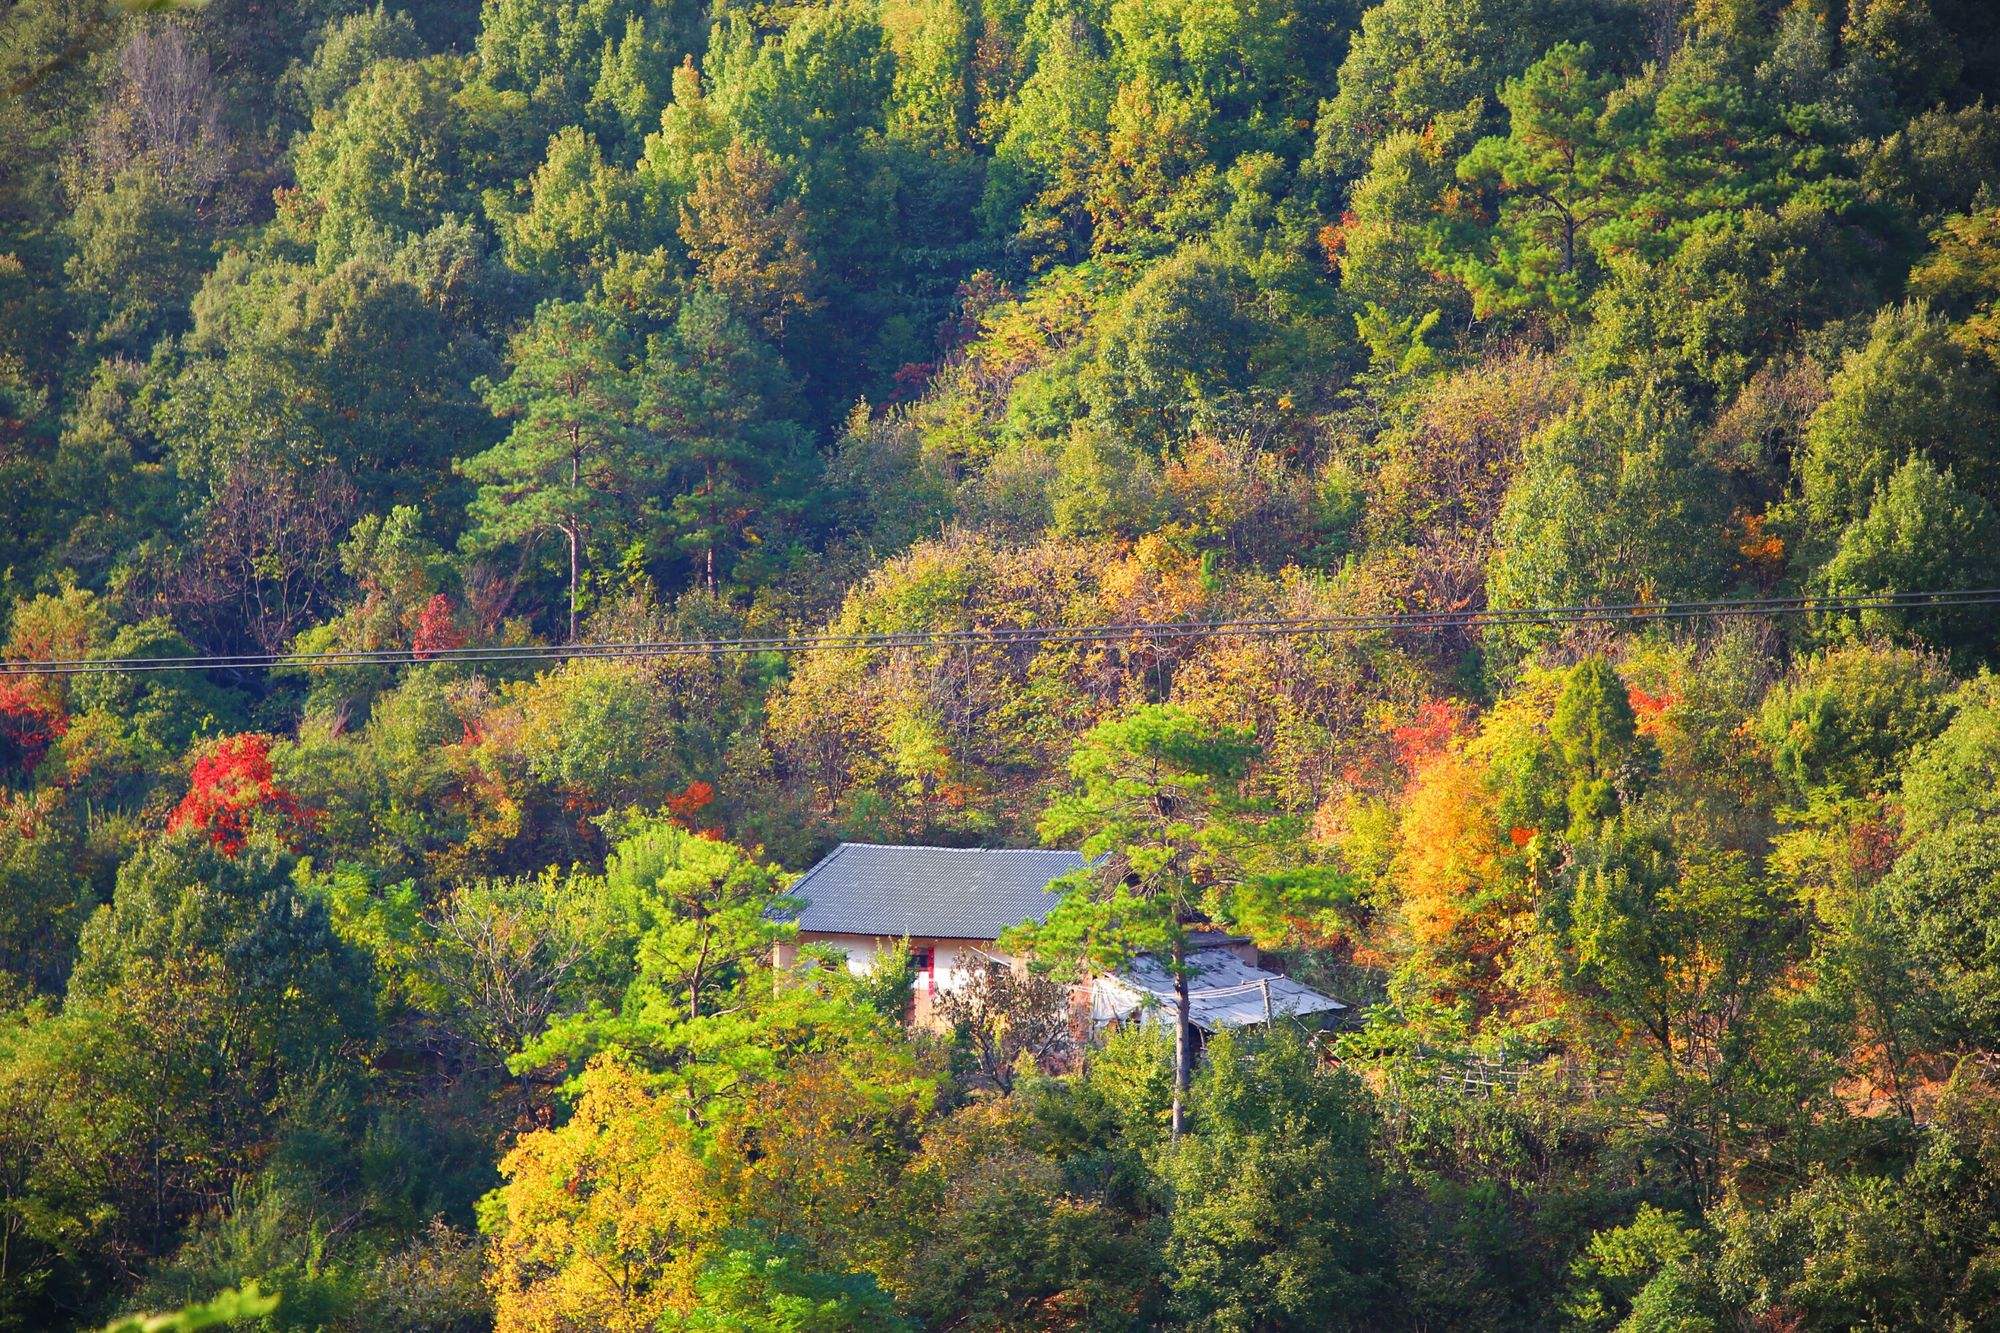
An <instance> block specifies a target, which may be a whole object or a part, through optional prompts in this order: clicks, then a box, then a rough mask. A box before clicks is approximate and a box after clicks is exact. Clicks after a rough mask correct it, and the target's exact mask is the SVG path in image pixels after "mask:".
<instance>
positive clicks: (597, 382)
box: [460, 301, 653, 639]
mask: <svg viewBox="0 0 2000 1333" xmlns="http://www.w3.org/2000/svg"><path fill="white" fill-rule="evenodd" d="M508 361H509V365H510V369H509V372H508V375H507V378H506V379H504V380H500V381H498V382H492V381H486V382H484V383H483V388H484V392H485V394H486V400H487V402H488V404H489V405H490V406H491V407H492V408H493V411H494V412H495V413H496V414H497V415H499V416H502V417H504V418H512V419H513V421H514V425H513V428H512V429H511V430H509V431H508V433H507V438H506V439H504V440H502V441H501V442H500V443H499V444H496V445H495V446H493V448H491V449H489V450H487V451H486V452H485V453H482V454H478V455H475V456H474V457H472V458H469V459H466V460H465V461H464V462H463V463H462V464H461V465H460V467H461V470H462V471H463V472H464V474H465V475H466V476H467V477H469V478H471V479H472V480H473V481H475V482H477V483H478V484H479V494H478V496H477V497H476V498H475V499H474V500H473V501H472V504H471V507H470V509H469V511H468V514H469V517H470V519H471V524H472V526H471V529H470V532H469V534H468V535H469V537H470V538H471V540H473V541H474V542H476V543H480V544H488V545H493V544H500V543H512V542H520V541H524V540H528V539H532V538H533V537H535V536H538V535H540V534H543V533H554V534H556V535H558V536H560V537H561V538H562V540H563V542H564V544H565V545H566V547H567V548H568V556H569V637H570V638H571V639H574V638H575V637H576V627H577V609H578V598H579V594H580V591H581V584H582V576H583V568H584V557H585V551H586V543H587V542H588V541H589V540H590V538H591V537H592V536H594V535H597V534H599V533H602V534H603V535H606V536H613V535H616V534H617V533H618V532H619V531H620V530H621V529H623V530H629V529H630V527H631V526H632V525H634V524H635V523H636V521H637V519H638V518H639V516H640V515H641V514H642V513H643V507H644V504H645V490H646V483H647V481H648V480H649V479H650V477H651V474H652V461H653V460H652V459H651V458H650V457H649V456H648V454H647V453H646V451H645V450H644V449H643V448H642V447H641V446H640V443H639V441H638V439H637V438H636V434H635V432H634V431H633V429H632V422H631V417H632V411H633V392H632V385H631V377H630V375H629V373H628V372H627V370H626V368H625V364H624V358H623V355H622V351H621V349H620V347H619V345H618V335H617V330H616V327H615V325H614V324H613V323H612V321H611V320H610V318H609V317H607V316H606V315H605V314H603V313H602V312H601V311H599V310H597V309H595V308H593V307H591V306H588V305H581V304H577V303H574V302H561V301H550V302H546V303H544V304H543V305H542V306H541V307H539V308H538V309H537V310H536V311H535V315H534V318H533V319H532V320H530V321H529V323H528V326H527V327H526V328H525V329H523V330H522V331H521V332H520V333H519V334H518V335H517V336H516V337H515V339H514V342H513V345H512V347H511V349H510V351H509V356H508Z"/></svg>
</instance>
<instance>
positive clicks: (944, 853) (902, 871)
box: [791, 842, 1084, 940]
mask: <svg viewBox="0 0 2000 1333" xmlns="http://www.w3.org/2000/svg"><path fill="white" fill-rule="evenodd" d="M1083 863H1084V862H1083V854H1082V853H1080V852H1064V851H1040V850H1018V851H1017V850H1009V849H995V848H984V847H885V846H882V845H880V844H877V843H868V842H844V843H842V844H840V846H838V847H836V848H834V849H833V850H832V851H830V852H828V853H827V854H826V855H825V856H824V857H822V858H821V859H820V862H819V864H818V865H815V866H814V867H813V868H812V869H810V870H808V871H806V873H805V874H804V875H803V876H802V877H801V878H800V879H799V882H798V883H797V884H795V885H793V886H792V890H791V891H792V893H793V895H794V896H796V897H799V898H803V899H805V903H806V905H805V907H804V908H803V909H802V910H801V911H800V912H799V916H798V924H799V929H800V930H808V931H818V932H822V933H826V934H835V935H872V936H878V937H884V938H895V937H899V936H904V935H908V936H912V937H916V938H934V939H966V940H991V939H998V938H999V937H1000V932H1002V931H1003V930H1005V929H1007V927H1009V926H1013V925H1019V924H1020V923H1021V922H1023V921H1029V920H1034V921H1039V920H1041V919H1042V918H1043V917H1044V916H1046V915H1048V912H1049V909H1050V908H1052V907H1054V906H1055V905H1056V902H1057V895H1056V894H1053V893H1050V892H1049V891H1048V885H1049V882H1050V881H1051V880H1054V879H1056V878H1058V877H1059V876H1062V875H1067V874H1068V873H1070V872H1071V871H1072V870H1078V869H1081V868H1082V866H1083Z"/></svg>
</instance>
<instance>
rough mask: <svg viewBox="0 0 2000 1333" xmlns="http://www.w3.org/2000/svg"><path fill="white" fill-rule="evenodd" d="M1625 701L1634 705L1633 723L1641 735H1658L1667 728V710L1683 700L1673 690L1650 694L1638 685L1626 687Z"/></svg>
mask: <svg viewBox="0 0 2000 1333" xmlns="http://www.w3.org/2000/svg"><path fill="white" fill-rule="evenodd" d="M1625 701H1626V702H1627V703H1628V704H1630V705H1631V706H1632V725H1633V729H1634V730H1636V731H1637V732H1638V733H1639V734H1640V735H1641V736H1655V737H1657V736H1658V735H1659V734H1660V732H1661V731H1663V730H1665V728H1666V715H1667V710H1668V709H1670V708H1672V707H1673V706H1674V705H1675V704H1677V703H1679V702H1680V701H1681V697H1680V696H1679V695H1678V694H1675V693H1674V692H1673V691H1672V690H1662V691H1660V692H1659V693H1658V694H1648V693H1646V691H1644V690H1642V689H1640V688H1639V687H1638V686H1637V685H1627V686H1626V687H1625Z"/></svg>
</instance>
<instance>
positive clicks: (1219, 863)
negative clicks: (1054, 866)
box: [1003, 705, 1345, 1139]
mask: <svg viewBox="0 0 2000 1333" xmlns="http://www.w3.org/2000/svg"><path fill="white" fill-rule="evenodd" d="M1258 753H1259V750H1258V746H1257V743H1256V740H1255V738H1254V736H1252V734H1251V733H1250V732H1248V731H1246V730H1243V729H1240V728H1236V727H1228V726H1220V725H1216V724H1214V723H1210V722H1207V721H1204V720H1202V719H1201V718H1199V717H1197V716H1195V715H1194V714H1193V713H1190V712H1188V711H1186V710H1185V709H1181V708H1178V707H1172V706H1167V705H1149V706H1145V707H1140V708H1136V709H1133V710H1132V711H1130V712H1128V713H1126V714H1125V715H1123V716H1121V717H1115V718H1112V719H1111V720H1109V721H1106V722H1101V723H1099V724H1098V725H1097V726H1095V727H1093V728H1092V729H1091V730H1090V731H1089V732H1087V733H1086V734H1085V735H1084V736H1083V737H1082V739H1080V740H1079V741H1078V742H1077V746H1076V749H1075V751H1074V753H1072V754H1071V756H1070V760H1069V790H1068V791H1067V792H1065V793H1063V794H1062V795H1059V796H1058V797H1056V799H1055V800H1053V801H1052V802H1051V803H1050V804H1049V807H1048V809H1047V810H1046V811H1045V812H1044V813H1043V815H1042V819H1041V823H1040V826H1039V828H1040V832H1041V835H1042V839H1043V841H1045V842H1047V843H1050V844H1069V843H1074V844H1076V845H1078V846H1079V847H1080V848H1081V850H1082V852H1083V854H1084V855H1085V856H1086V857H1088V858H1089V859H1090V861H1091V863H1092V864H1091V865H1090V866H1089V867H1088V868H1086V869H1084V870H1080V871H1077V872H1075V873H1074V874H1071V875H1068V876H1065V877H1064V878H1063V879H1062V880H1059V881H1058V882H1057V889H1058V891H1059V892H1060V893H1061V894H1062V898H1061V901H1060V902H1058V903H1057V904H1056V906H1055V908H1054V909H1053V910H1052V911H1050V913H1049V915H1048V917H1047V919H1046V920H1044V921H1042V922H1040V923H1039V924H1032V923H1031V924H1028V925H1024V926H1019V927H1016V928H1015V929H1014V930H1013V931H1010V932H1009V934H1008V936H1007V939H1006V940H1005V941H1003V944H1004V945H1005V946H1006V947H1013V948H1021V949H1024V950H1026V951H1029V952H1032V953H1034V954H1036V955H1038V956H1040V957H1042V958H1044V959H1047V960H1049V961H1051V962H1054V963H1056V964H1058V965H1059V966H1063V967H1065V968H1069V969H1077V968H1082V969H1087V970H1098V971H1110V970H1115V969H1117V968H1119V967H1122V966H1124V965H1125V964H1127V963H1129V962H1130V961H1131V960H1132V958H1134V957H1135V956H1137V955H1141V954H1150V955H1153V956H1154V957H1156V958H1158V959H1159V961H1160V962H1161V964H1162V965H1163V966H1164V967H1165V968H1166V969H1167V973H1168V975H1169V976H1171V977H1172V978H1173V983H1174V1034H1175V1035H1174V1099H1173V1118H1172V1126H1173V1135H1174V1137H1175V1138H1176V1139H1178V1138H1179V1137H1180V1134H1181V1130H1182V1128H1183V1119H1184V1113H1185V1101H1186V1097H1187V1088H1188V1076H1189V1072H1190V1071H1191V1069H1192V1067H1193V1058H1194V1043H1193V1040H1192V1037H1191V1035H1190V1019H1189V996H1188V982H1189V979H1190V978H1191V977H1192V976H1193V975H1194V971H1195V963H1194V961H1193V960H1192V959H1191V958H1190V957H1189V943H1190V941H1191V939H1192V937H1193V935H1194V932H1195V931H1196V930H1197V929H1199V928H1200V927H1202V926H1205V925H1214V926H1219V927H1223V928H1231V927H1245V928H1248V929H1250V930H1251V931H1252V932H1253V933H1254V934H1256V935H1258V936H1262V937H1264V938H1274V937H1275V936H1277V935H1279V934H1281V933H1282V930H1283V925H1282V924H1281V923H1282V919H1283V913H1284V911H1285V910H1287V909H1307V910H1309V909H1310V908H1311V907H1312V906H1316V905H1323V904H1324V903H1325V902H1327V901H1330V900H1331V899H1332V898H1334V897H1336V896H1338V895H1339V894H1340V893H1341V892H1342V891H1344V887H1345V886H1344V882H1343V881H1341V880H1340V879H1339V877H1338V876H1336V875H1333V874H1331V873H1320V872H1317V871H1315V870H1314V869H1312V868H1310V867H1299V866H1295V865H1293V864H1290V863H1288V862H1287V860H1286V859H1285V857H1286V850H1287V849H1286V848H1285V847H1284V842H1285V838H1286V834H1287V833H1288V832H1290V829H1289V826H1288V825H1287V824H1286V822H1285V821H1283V820H1280V819H1276V818H1274V817H1272V816H1271V815H1270V813H1269V811H1268V810H1264V809H1260V808H1259V807H1258V806H1257V805H1256V804H1255V803H1254V802H1251V801H1249V800H1246V799H1245V797H1244V796H1243V794H1242V790H1241V788H1242V784H1243V782H1244V779H1245V778H1246V777H1247V776H1248V775H1249V769H1250V764H1251V761H1252V760H1253V759H1254V758H1256V756H1257V755H1258Z"/></svg>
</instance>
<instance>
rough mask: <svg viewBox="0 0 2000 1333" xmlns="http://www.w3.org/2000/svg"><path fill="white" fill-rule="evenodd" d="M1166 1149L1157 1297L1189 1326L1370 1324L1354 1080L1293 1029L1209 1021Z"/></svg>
mask: <svg viewBox="0 0 2000 1333" xmlns="http://www.w3.org/2000/svg"><path fill="white" fill-rule="evenodd" d="M1191 1100H1192V1103H1193V1107H1194V1113H1195V1123H1196V1125H1197V1126H1198V1128H1197V1129H1196V1131H1195V1132H1194V1133H1192V1134H1190V1135H1188V1136H1187V1137H1186V1138H1184V1139H1182V1140H1181V1143H1180V1147H1179V1150H1178V1151H1176V1152H1175V1153H1174V1154H1173V1155H1172V1156H1171V1157H1170V1158H1169V1159H1168V1161H1167V1164H1166V1170H1165V1175H1166V1178H1167V1181H1168V1183H1169V1184H1170V1185H1171V1186H1172V1189H1173V1206H1172V1211H1171V1213H1170V1214H1169V1223H1168V1230H1167V1237H1166V1249H1165V1255H1164V1259H1165V1266H1166V1271H1167V1273H1168V1274H1169V1278H1168V1285H1169V1297H1168V1302H1169V1306H1168V1308H1169V1309H1170V1310H1171V1311H1172V1313H1173V1315H1174V1316H1175V1317H1176V1318H1178V1319H1180V1320H1184V1321H1186V1323H1187V1326H1189V1327H1195V1328H1217V1329H1222V1328H1268V1329H1308V1328H1373V1327H1379V1326H1380V1324H1381V1321H1382V1319H1383V1317H1384V1314H1385V1308H1384V1307H1385V1306H1386V1304H1387V1299H1386V1298H1387V1297H1388V1295H1389V1292H1390V1289H1391V1288H1390V1283H1389V1282H1388V1281H1387V1279H1388V1276H1389V1273H1388V1262H1389V1256H1388V1254H1387V1251H1386V1247H1385V1244H1384V1241H1385V1237H1384V1236H1383V1233H1382V1229H1381V1227H1380V1225H1379V1219H1380V1213H1379V1211H1378V1209H1379V1207H1380V1202H1379V1201H1380V1195H1381V1183H1380V1181H1379V1180H1378V1179H1377V1177H1376V1174H1375V1171H1376V1168H1375V1163H1374V1159H1373V1157H1372V1155H1371V1153H1370V1151H1369V1136H1370V1132H1371V1115H1370V1109H1369V1103H1368V1097H1367V1094H1366V1093H1365V1092H1364V1091H1363V1088H1362V1085H1361V1084H1360V1082H1359V1080H1357V1079H1356V1078H1355V1077H1354V1076H1353V1075H1351V1074H1347V1073H1344V1072H1328V1071H1326V1070H1324V1069H1322V1068H1321V1067H1320V1062H1319V1056H1318V1054H1317V1053H1316V1052H1315V1051H1314V1050H1313V1047H1312V1045H1311V1043H1310V1042H1308V1041H1307V1040H1306V1038H1305V1036H1304V1034H1303V1033H1300V1032H1298V1031H1297V1030H1295V1029H1293V1028H1291V1027H1289V1026H1285V1025H1280V1026H1278V1027H1276V1028H1273V1029H1272V1030H1271V1031H1270V1032H1269V1033H1267V1034H1259V1035H1255V1036H1252V1035H1248V1034H1244V1033H1235V1032H1231V1033H1223V1034H1219V1035H1218V1036H1216V1037H1215V1038H1213V1039H1212V1040H1211V1041H1210V1042H1209V1045H1208V1052H1207V1058H1206V1059H1205V1061H1204V1062H1203V1064H1202V1070H1201V1074H1200V1077H1198V1078H1197V1079H1196V1080H1195V1082H1194V1087H1193V1090H1192V1097H1191Z"/></svg>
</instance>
